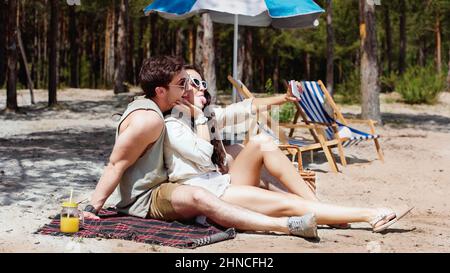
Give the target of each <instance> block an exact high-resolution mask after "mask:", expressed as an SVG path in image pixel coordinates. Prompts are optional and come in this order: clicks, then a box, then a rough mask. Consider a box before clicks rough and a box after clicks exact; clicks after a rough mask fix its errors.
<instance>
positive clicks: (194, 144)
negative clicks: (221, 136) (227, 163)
mask: <svg viewBox="0 0 450 273" xmlns="http://www.w3.org/2000/svg"><path fill="white" fill-rule="evenodd" d="M252 101H253V99H246V100H244V101H241V102H238V103H234V104H231V105H229V106H227V107H225V108H219V107H217V108H213V109H212V111H213V112H214V113H215V116H216V121H217V127H218V128H216V129H217V130H222V129H223V128H224V126H225V125H226V126H233V125H234V126H236V125H237V124H240V123H243V122H245V121H247V120H249V118H250V117H252ZM234 121H236V122H234ZM165 124H166V137H165V140H164V164H165V166H166V168H167V171H168V176H169V181H170V182H183V181H186V180H188V179H193V178H196V177H198V176H200V175H202V174H205V173H208V172H216V171H217V166H215V164H214V163H213V162H212V160H211V156H212V154H213V151H214V147H213V145H212V144H211V143H210V142H209V141H206V140H204V139H202V138H200V137H198V136H197V135H196V134H195V132H194V131H192V129H191V125H190V119H183V118H176V117H174V116H168V117H166V119H165ZM247 128H248V127H247ZM241 129H245V128H244V127H242V128H241Z"/></svg>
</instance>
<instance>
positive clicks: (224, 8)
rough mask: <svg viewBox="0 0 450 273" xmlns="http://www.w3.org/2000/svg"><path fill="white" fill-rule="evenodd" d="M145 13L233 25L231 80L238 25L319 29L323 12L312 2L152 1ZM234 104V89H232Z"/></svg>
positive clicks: (308, 0) (305, 0) (254, 0)
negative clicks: (203, 18) (199, 16)
mask: <svg viewBox="0 0 450 273" xmlns="http://www.w3.org/2000/svg"><path fill="white" fill-rule="evenodd" d="M144 12H145V14H146V15H148V14H150V13H151V12H158V13H159V14H160V15H161V16H162V17H164V18H167V19H185V18H188V17H190V16H193V15H195V14H200V13H204V12H208V13H209V14H210V15H211V19H212V20H213V21H214V22H217V23H224V24H234V43H233V77H234V78H235V79H237V49H238V44H237V43H238V25H244V26H259V27H266V26H270V25H272V26H273V27H275V28H305V27H311V26H318V25H319V21H318V20H317V18H318V17H319V15H320V14H321V13H323V12H324V10H323V9H322V8H321V7H320V6H318V5H317V4H316V3H315V2H314V1H313V0H155V1H153V2H152V3H151V4H150V5H148V6H147V7H146V8H145V9H144ZM233 102H236V89H235V88H233Z"/></svg>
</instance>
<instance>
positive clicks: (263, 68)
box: [259, 57, 266, 90]
mask: <svg viewBox="0 0 450 273" xmlns="http://www.w3.org/2000/svg"><path fill="white" fill-rule="evenodd" d="M265 73H266V62H265V59H264V57H261V58H259V75H260V85H261V87H262V88H261V90H264V87H265V85H266V74H265Z"/></svg>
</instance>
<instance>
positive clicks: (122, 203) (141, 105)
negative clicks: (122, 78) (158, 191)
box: [110, 98, 167, 218]
mask: <svg viewBox="0 0 450 273" xmlns="http://www.w3.org/2000/svg"><path fill="white" fill-rule="evenodd" d="M141 109H143V110H152V111H155V112H156V113H158V114H159V116H160V117H161V119H162V120H163V121H164V116H163V114H162V113H161V110H160V109H159V107H158V105H157V104H156V103H155V102H153V101H152V100H150V99H144V98H140V99H136V100H135V101H133V102H131V103H130V104H129V105H128V107H127V109H126V110H125V112H124V114H123V115H122V117H121V119H120V121H119V124H118V125H117V129H116V139H117V136H118V135H119V127H120V125H121V124H122V122H123V121H124V120H125V119H126V118H127V117H128V115H130V114H131V113H132V112H133V111H136V110H141ZM165 133H166V128H165V126H164V127H163V130H162V131H161V135H160V136H159V138H158V140H157V141H156V142H155V143H154V144H153V146H152V147H151V148H150V149H148V150H147V151H146V152H145V153H144V155H142V156H141V157H140V158H139V159H138V160H137V161H136V162H135V163H134V164H133V165H132V166H130V167H129V168H128V169H127V170H126V171H125V173H124V175H123V176H122V179H121V181H120V184H119V185H118V186H117V188H116V191H115V193H114V196H112V199H113V200H114V201H113V202H115V203H116V207H117V209H118V211H120V212H122V213H126V214H129V215H133V216H138V217H142V218H145V217H146V216H147V214H148V211H149V208H150V196H151V192H152V189H153V188H154V187H156V186H158V185H160V184H161V183H163V182H167V171H166V168H165V167H164V156H163V151H164V146H163V145H164V136H165ZM110 202H111V201H110Z"/></svg>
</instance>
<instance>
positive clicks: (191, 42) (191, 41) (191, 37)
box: [189, 26, 195, 64]
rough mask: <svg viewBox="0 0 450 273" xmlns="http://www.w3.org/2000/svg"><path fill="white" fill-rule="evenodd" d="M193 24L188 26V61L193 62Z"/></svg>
mask: <svg viewBox="0 0 450 273" xmlns="http://www.w3.org/2000/svg"><path fill="white" fill-rule="evenodd" d="M194 31H195V29H194V26H191V27H189V63H191V64H193V63H194V55H195V50H194V49H195V39H194V36H195V35H194Z"/></svg>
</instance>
